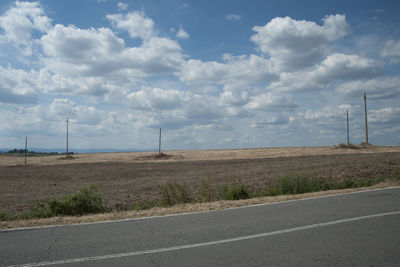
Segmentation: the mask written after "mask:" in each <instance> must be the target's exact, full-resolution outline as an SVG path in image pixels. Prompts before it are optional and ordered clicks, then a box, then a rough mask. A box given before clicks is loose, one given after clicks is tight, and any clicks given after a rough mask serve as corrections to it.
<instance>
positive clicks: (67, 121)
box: [65, 117, 69, 158]
mask: <svg viewBox="0 0 400 267" xmlns="http://www.w3.org/2000/svg"><path fill="white" fill-rule="evenodd" d="M65 122H66V123H67V155H66V158H68V157H69V155H68V124H69V119H68V117H67V120H66V121H65Z"/></svg>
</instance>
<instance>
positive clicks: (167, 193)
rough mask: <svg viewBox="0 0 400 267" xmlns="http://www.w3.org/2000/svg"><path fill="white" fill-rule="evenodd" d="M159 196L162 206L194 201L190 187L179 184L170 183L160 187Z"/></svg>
mask: <svg viewBox="0 0 400 267" xmlns="http://www.w3.org/2000/svg"><path fill="white" fill-rule="evenodd" d="M159 196H160V204H161V205H162V206H173V205H176V204H184V203H190V202H192V201H193V198H192V196H191V192H190V189H189V187H188V186H187V185H186V184H180V183H178V182H168V183H167V184H166V185H163V186H159Z"/></svg>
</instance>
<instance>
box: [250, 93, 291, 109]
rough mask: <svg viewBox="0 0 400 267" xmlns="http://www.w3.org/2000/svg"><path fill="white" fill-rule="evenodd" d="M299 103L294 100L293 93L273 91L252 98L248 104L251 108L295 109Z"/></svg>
mask: <svg viewBox="0 0 400 267" xmlns="http://www.w3.org/2000/svg"><path fill="white" fill-rule="evenodd" d="M296 106H297V105H296V104H295V103H294V102H293V99H292V96H291V95H278V94H276V93H275V94H274V93H272V92H267V93H263V94H260V95H257V96H253V97H251V98H250V102H249V103H248V104H247V105H246V108H247V109H249V110H261V111H262V110H264V111H265V110H283V109H286V110H287V109H293V108H295V107H296Z"/></svg>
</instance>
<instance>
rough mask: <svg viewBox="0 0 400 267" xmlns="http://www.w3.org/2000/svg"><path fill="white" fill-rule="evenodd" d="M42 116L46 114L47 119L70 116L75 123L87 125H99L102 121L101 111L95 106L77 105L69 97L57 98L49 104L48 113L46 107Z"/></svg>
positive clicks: (59, 118)
mask: <svg viewBox="0 0 400 267" xmlns="http://www.w3.org/2000/svg"><path fill="white" fill-rule="evenodd" d="M44 114H45V115H44ZM41 116H45V119H47V120H61V119H63V118H65V117H69V118H71V119H72V120H73V122H74V123H78V124H86V125H97V124H99V123H100V122H101V112H99V111H98V110H97V109H96V108H95V107H94V106H85V105H77V104H76V102H75V101H72V100H70V99H67V98H55V99H54V100H53V102H52V103H51V104H50V105H49V107H48V110H47V114H46V109H44V110H42V114H41Z"/></svg>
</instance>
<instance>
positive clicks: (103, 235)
mask: <svg viewBox="0 0 400 267" xmlns="http://www.w3.org/2000/svg"><path fill="white" fill-rule="evenodd" d="M24 264H27V265H28V266H42V265H70V266H276V265H283V266H327V265H328V266H400V187H397V188H391V189H384V190H375V191H367V192H361V193H353V194H345V195H337V196H329V197H321V198H313V199H305V200H300V201H290V202H283V203H278V204H270V205H258V206H252V207H246V208H237V209H229V210H223V211H213V212H203V213H195V214H187V215H178V216H166V217H153V218H148V219H136V220H125V221H118V222H107V223H96V224H86V225H70V226H58V227H46V228H33V229H20V230H11V231H1V232H0V266H9V265H24Z"/></svg>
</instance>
